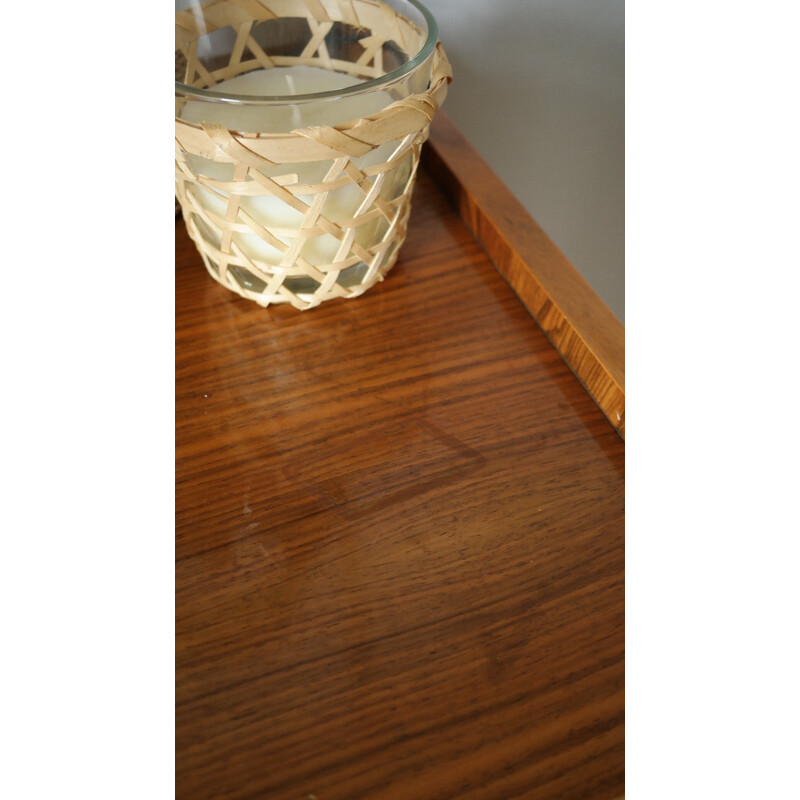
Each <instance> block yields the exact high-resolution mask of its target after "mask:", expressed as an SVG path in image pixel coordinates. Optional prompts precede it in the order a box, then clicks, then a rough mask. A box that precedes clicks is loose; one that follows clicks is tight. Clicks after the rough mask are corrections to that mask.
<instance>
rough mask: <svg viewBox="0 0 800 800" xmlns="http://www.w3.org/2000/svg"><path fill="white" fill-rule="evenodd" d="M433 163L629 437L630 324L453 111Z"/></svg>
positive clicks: (438, 134)
mask: <svg viewBox="0 0 800 800" xmlns="http://www.w3.org/2000/svg"><path fill="white" fill-rule="evenodd" d="M423 159H424V161H423V163H424V165H425V168H426V169H427V170H428V171H429V172H430V174H431V175H432V176H433V178H434V180H435V181H436V182H437V184H438V185H439V186H440V188H441V189H442V190H443V191H444V192H445V194H446V195H447V196H448V198H449V199H450V202H451V203H452V204H453V205H454V206H455V208H456V210H457V211H458V213H459V214H460V216H461V217H462V219H463V220H464V222H465V224H466V225H467V227H468V228H469V229H470V230H471V231H472V232H473V234H474V235H475V237H476V238H477V239H478V241H479V242H481V244H482V245H483V247H484V249H485V250H486V252H487V253H488V255H489V256H490V258H491V259H492V260H493V261H494V262H495V264H496V265H497V268H498V269H499V270H500V271H501V272H502V273H503V275H504V276H505V277H506V279H507V280H508V282H509V283H510V284H511V286H512V287H513V289H514V291H515V292H516V293H517V294H518V295H519V297H520V299H521V300H522V302H523V303H524V304H525V306H526V307H527V308H528V310H529V311H530V312H531V314H532V315H533V317H534V319H536V321H537V322H538V323H539V325H540V326H541V328H542V330H543V331H544V332H545V333H546V334H547V336H548V338H549V339H550V340H551V341H552V342H553V345H554V346H555V347H556V349H557V350H558V351H559V352H560V353H561V355H562V356H563V358H564V360H565V361H566V362H567V364H568V365H569V366H570V368H571V369H572V371H573V372H574V373H575V375H576V376H577V377H578V378H579V379H580V381H581V382H582V383H583V384H584V386H585V387H586V389H587V391H588V392H589V393H590V394H591V395H592V397H593V398H594V399H595V401H596V402H597V405H598V406H599V407H600V408H601V409H602V411H603V413H604V414H605V415H606V416H607V417H608V419H609V421H610V422H611V424H612V425H613V426H614V427H615V428H616V429H617V430H618V431H619V433H620V435H621V436H622V437H623V438H624V436H625V328H624V326H623V325H622V323H621V322H620V321H619V320H618V319H617V318H616V317H615V316H614V314H613V313H612V312H611V311H610V310H609V308H608V307H607V306H606V305H605V303H603V301H602V300H601V299H600V298H599V297H598V295H597V294H596V293H595V292H594V290H593V289H592V288H591V287H590V286H589V284H588V283H587V282H586V280H585V279H584V278H583V277H582V276H581V275H580V273H579V272H578V271H577V270H576V269H575V268H574V267H573V266H572V264H570V263H569V261H568V260H567V259H566V257H565V256H564V254H563V253H562V252H561V251H560V250H559V249H558V248H557V247H556V246H555V244H554V243H553V242H552V240H551V239H550V238H549V237H548V236H547V234H546V233H545V232H544V231H543V230H542V229H541V228H540V227H539V225H537V223H536V222H535V220H534V219H533V218H532V217H531V216H530V214H528V212H527V211H526V210H525V208H524V207H523V206H522V204H521V203H520V202H519V201H518V200H517V199H516V198H515V197H514V195H512V194H511V192H510V191H509V190H508V188H507V187H506V186H505V184H504V183H503V182H502V181H501V180H500V179H499V178H498V177H497V176H496V175H495V174H494V172H492V170H491V169H490V168H489V166H488V165H487V164H486V162H485V161H484V160H483V159H482V158H481V157H480V156H479V155H478V153H477V152H476V151H475V149H474V148H473V147H472V145H470V144H469V142H467V140H466V139H465V138H464V137H463V135H462V134H461V132H460V131H459V130H458V128H456V126H455V125H454V124H453V123H452V121H451V120H450V119H449V118H448V117H447V115H446V114H444V113H442V112H440V113H439V115H438V116H437V117H436V119H435V120H434V122H433V124H432V125H431V134H430V139H429V142H428V146H427V147H426V148H425V150H424V151H423Z"/></svg>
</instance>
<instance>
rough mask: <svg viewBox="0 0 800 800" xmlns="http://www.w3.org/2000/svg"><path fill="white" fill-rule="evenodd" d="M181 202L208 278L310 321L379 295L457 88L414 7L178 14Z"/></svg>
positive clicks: (354, 1) (385, 2)
mask: <svg viewBox="0 0 800 800" xmlns="http://www.w3.org/2000/svg"><path fill="white" fill-rule="evenodd" d="M175 36H176V50H175V72H176V83H175V99H176V105H175V138H176V160H175V166H176V171H175V176H176V196H177V198H178V201H179V203H180V206H181V210H182V213H183V217H184V220H185V222H186V226H187V230H188V232H189V235H190V236H191V238H192V240H193V241H194V242H195V244H196V246H197V248H198V251H199V252H200V255H201V257H202V259H203V262H204V263H205V266H206V269H207V270H208V272H209V273H210V275H211V276H212V277H213V278H214V279H215V280H217V281H218V282H219V283H221V284H222V285H223V286H225V287H227V288H228V289H230V290H232V291H234V292H236V293H237V294H239V295H241V296H243V297H246V298H249V299H251V300H254V301H255V302H257V303H259V304H260V305H262V306H268V305H270V304H272V303H290V304H291V305H293V306H294V307H295V308H298V309H307V308H312V307H314V306H316V305H319V304H320V303H321V302H323V301H325V300H330V299H333V298H336V297H343V298H349V297H356V296H358V295H360V294H362V293H363V292H364V291H366V290H367V289H368V288H369V287H370V286H372V285H374V284H375V283H376V282H377V281H379V280H382V279H383V277H384V276H385V275H386V273H387V272H388V271H389V270H390V269H391V267H392V266H393V265H394V263H395V261H396V259H397V254H398V251H399V249H400V246H401V245H402V243H403V241H404V240H405V236H406V226H407V223H408V216H409V211H410V200H411V193H412V190H413V186H414V179H415V175H416V170H417V166H418V163H419V154H420V150H421V147H422V144H423V143H424V141H425V140H426V139H427V136H428V127H429V125H430V122H431V120H432V119H433V116H434V114H435V113H436V111H437V110H438V108H439V107H440V105H441V103H442V102H443V100H444V98H445V95H446V92H447V85H448V83H449V82H450V80H451V79H452V73H451V71H450V66H449V63H448V62H447V58H446V56H445V54H444V50H443V48H442V46H441V44H440V43H439V42H438V33H437V28H436V23H435V21H434V19H433V17H432V16H431V14H430V12H428V11H427V9H425V7H424V6H422V5H421V4H420V3H419V2H417V1H416V0H378V1H376V0H346V2H345V1H344V0H308V1H307V2H304V0H260V2H241V0H239V1H238V2H235V1H234V0H207V2H199V1H198V0H183V2H181V0H176V12H175Z"/></svg>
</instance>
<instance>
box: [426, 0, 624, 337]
mask: <svg viewBox="0 0 800 800" xmlns="http://www.w3.org/2000/svg"><path fill="white" fill-rule="evenodd" d="M422 2H424V3H425V5H427V6H428V8H429V9H430V10H431V12H432V13H433V15H434V16H435V17H436V20H437V22H438V23H439V33H440V38H441V40H442V43H443V44H444V47H445V50H446V51H447V55H448V57H449V59H450V61H451V63H452V65H453V73H454V76H455V80H454V82H453V84H452V85H451V87H450V92H449V94H448V96H447V100H446V102H445V106H444V109H445V111H446V112H447V113H448V114H449V115H450V117H451V118H452V119H453V121H454V122H455V123H456V124H457V125H458V127H459V128H460V129H461V131H462V133H463V134H464V135H465V136H466V137H467V139H469V140H470V142H471V143H472V144H473V146H474V147H475V148H476V149H477V150H478V151H479V152H480V153H481V155H482V156H483V157H484V158H485V159H486V161H487V162H488V163H489V165H490V166H491V167H492V169H493V170H494V171H495V172H496V173H497V174H498V175H499V176H500V178H501V179H502V180H503V181H504V182H505V184H506V185H507V186H508V187H509V189H511V191H512V192H513V193H514V194H515V195H516V196H517V198H518V199H519V200H520V202H522V204H523V205H524V206H525V207H526V208H527V209H528V211H529V212H530V214H531V215H532V216H533V217H534V218H535V219H536V221H537V222H538V223H539V224H540V225H541V226H542V227H543V228H544V230H545V231H546V232H547V233H548V235H549V236H550V237H551V238H552V239H553V241H554V242H555V243H556V244H557V245H558V247H559V248H560V249H561V250H562V251H563V253H564V254H565V255H566V256H567V258H568V259H569V260H570V261H571V262H572V263H573V264H574V265H575V267H576V268H577V269H578V270H579V271H580V272H581V274H582V275H583V276H584V277H585V278H586V280H587V281H588V282H589V283H590V284H591V285H592V287H593V288H594V290H595V291H596V292H597V293H598V294H599V295H600V297H602V298H603V300H604V301H605V302H606V304H607V305H608V307H609V308H610V309H611V310H612V311H613V312H614V313H615V314H616V315H617V316H618V317H619V318H620V319H621V320H622V321H623V322H624V320H625V291H624V286H625V265H624V264H625V262H624V259H625V247H624V234H625V194H624V192H625V174H624V168H625V158H624V147H625V142H624V134H625V106H624V103H625V71H624V59H625V53H624V16H625V5H624V0H422Z"/></svg>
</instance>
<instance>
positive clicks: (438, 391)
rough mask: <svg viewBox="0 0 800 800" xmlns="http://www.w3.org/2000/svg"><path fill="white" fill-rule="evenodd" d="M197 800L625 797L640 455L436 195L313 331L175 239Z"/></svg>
mask: <svg viewBox="0 0 800 800" xmlns="http://www.w3.org/2000/svg"><path fill="white" fill-rule="evenodd" d="M176 268H177V272H176V298H177V309H176V555H177V564H176V782H177V796H178V797H179V798H191V800H202V798H214V800H223V799H224V798H278V800H282V799H283V798H287V800H289V799H291V800H308V799H309V798H317V799H318V800H337V799H341V800H353V799H354V798H369V799H372V798H375V799H376V800H383V799H384V798H403V799H404V800H416V798H421V799H424V800H445V798H459V800H464V799H465V798H480V800H486V799H487V798H511V797H526V798H537V799H538V800H547V799H548V798H557V797H558V798H587V797H591V798H596V799H597V800H611V799H612V798H616V797H619V796H620V794H621V793H622V792H623V790H624V776H623V768H624V711H623V709H624V629H623V622H624V583H623V567H624V541H623V514H624V443H623V441H622V440H621V439H620V438H619V436H618V435H617V433H616V432H615V431H614V429H613V428H612V427H611V426H610V425H609V424H608V421H607V420H606V419H605V417H604V416H603V415H602V413H601V412H600V411H599V410H598V408H597V406H596V405H595V404H594V403H593V401H592V399H591V398H590V397H589V395H588V394H587V393H586V392H585V391H584V389H583V387H582V386H581V385H580V383H579V382H578V381H577V380H576V378H575V376H574V375H573V374H572V373H571V372H570V371H569V369H568V368H567V366H566V365H565V364H564V362H563V360H562V359H561V357H560V356H559V354H558V353H557V352H556V350H555V349H554V348H553V347H552V345H551V344H550V342H549V341H548V340H547V339H546V337H545V336H544V335H543V333H542V332H541V330H539V328H538V327H537V326H536V325H535V324H533V322H532V320H531V317H530V315H529V313H528V311H527V310H526V309H525V308H524V307H523V305H522V304H521V303H520V302H519V300H518V298H517V297H516V295H515V294H514V293H513V292H512V291H511V289H510V288H509V287H508V285H507V284H506V283H505V281H504V280H503V278H502V277H501V275H500V274H499V273H498V271H497V270H496V269H495V267H494V266H493V264H492V263H491V261H490V260H489V259H488V258H487V256H486V253H485V252H484V251H483V250H482V249H481V247H480V245H479V244H478V243H477V242H476V241H475V239H474V238H473V237H472V236H471V235H470V233H469V232H468V230H467V229H466V228H465V226H464V225H463V223H462V222H461V220H460V219H459V218H458V216H457V215H456V214H455V213H454V211H453V210H452V208H451V207H450V205H449V204H448V202H447V200H446V199H445V197H444V196H443V195H442V194H441V193H440V192H439V191H438V189H437V188H436V186H435V185H434V184H433V183H432V181H431V179H430V178H429V176H428V175H427V174H425V173H422V174H420V176H419V179H418V184H417V189H416V193H415V199H414V207H413V211H412V217H411V224H410V231H409V237H408V240H407V241H406V244H405V246H404V249H403V250H402V252H401V256H400V259H399V261H398V264H397V266H396V267H395V269H394V270H393V271H392V272H391V273H390V274H389V276H388V278H387V279H386V281H385V282H384V283H382V284H379V285H378V286H376V287H374V288H373V289H372V290H371V291H370V292H368V293H367V294H365V295H364V296H363V297H361V298H359V299H358V300H353V301H339V300H334V301H331V302H330V303H326V304H323V305H322V306H320V307H319V308H317V309H314V310H312V311H308V312H303V313H300V312H297V311H295V310H293V309H291V308H287V307H274V308H269V309H262V308H259V307H258V306H257V305H256V304H255V303H252V302H249V301H247V300H244V299H242V298H239V297H237V296H236V295H234V294H232V293H231V292H228V291H226V290H225V289H224V288H222V287H221V286H219V285H218V284H216V283H215V282H214V281H212V280H211V279H210V278H209V277H208V276H207V275H206V273H205V269H204V268H203V265H202V263H201V260H200V257H199V255H198V254H197V252H196V251H195V249H194V247H193V245H192V243H191V242H190V240H189V239H188V237H187V236H186V232H185V228H184V226H183V223H182V222H178V223H177V224H176Z"/></svg>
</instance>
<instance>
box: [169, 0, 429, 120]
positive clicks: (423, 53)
mask: <svg viewBox="0 0 800 800" xmlns="http://www.w3.org/2000/svg"><path fill="white" fill-rule="evenodd" d="M404 2H407V3H410V4H411V5H412V6H414V7H415V8H416V9H417V10H418V11H419V12H420V13H421V14H422V16H423V18H424V19H425V23H426V25H427V26H428V32H427V37H426V39H425V44H423V45H422V47H421V48H420V51H419V52H418V53H417V54H416V55H415V56H414V57H413V58H411V59H409V60H408V61H406V63H405V64H402V65H401V66H399V67H398V68H397V69H394V70H392V71H391V72H387V73H386V74H385V75H381V76H380V78H371V79H370V80H368V81H363V82H362V83H357V84H355V85H354V86H345V87H343V88H341V89H329V90H328V91H325V92H312V93H311V94H291V95H258V94H253V95H250V94H231V93H228V92H215V91H214V90H213V89H199V88H197V87H196V86H189V85H187V84H185V83H181V81H175V93H176V94H181V95H184V96H186V97H189V98H197V99H198V100H207V101H211V102H218V103H230V104H232V105H236V104H239V105H290V104H295V103H304V102H310V101H314V100H332V99H334V98H337V97H348V96H352V95H357V94H363V93H365V92H369V91H372V90H373V89H379V88H380V87H382V86H386V85H388V84H390V83H393V82H394V81H396V80H399V79H400V78H402V77H404V76H405V75H408V74H409V73H411V72H413V71H414V70H415V69H416V68H417V67H419V66H420V65H421V64H424V63H425V61H427V60H428V58H430V56H431V54H432V53H433V50H434V48H435V47H436V42H437V41H438V39H439V30H438V27H437V25H436V20H435V19H434V17H433V14H431V12H430V11H429V10H428V9H427V8H426V7H425V6H424V5H423V4H422V3H420V2H419V0H404Z"/></svg>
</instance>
